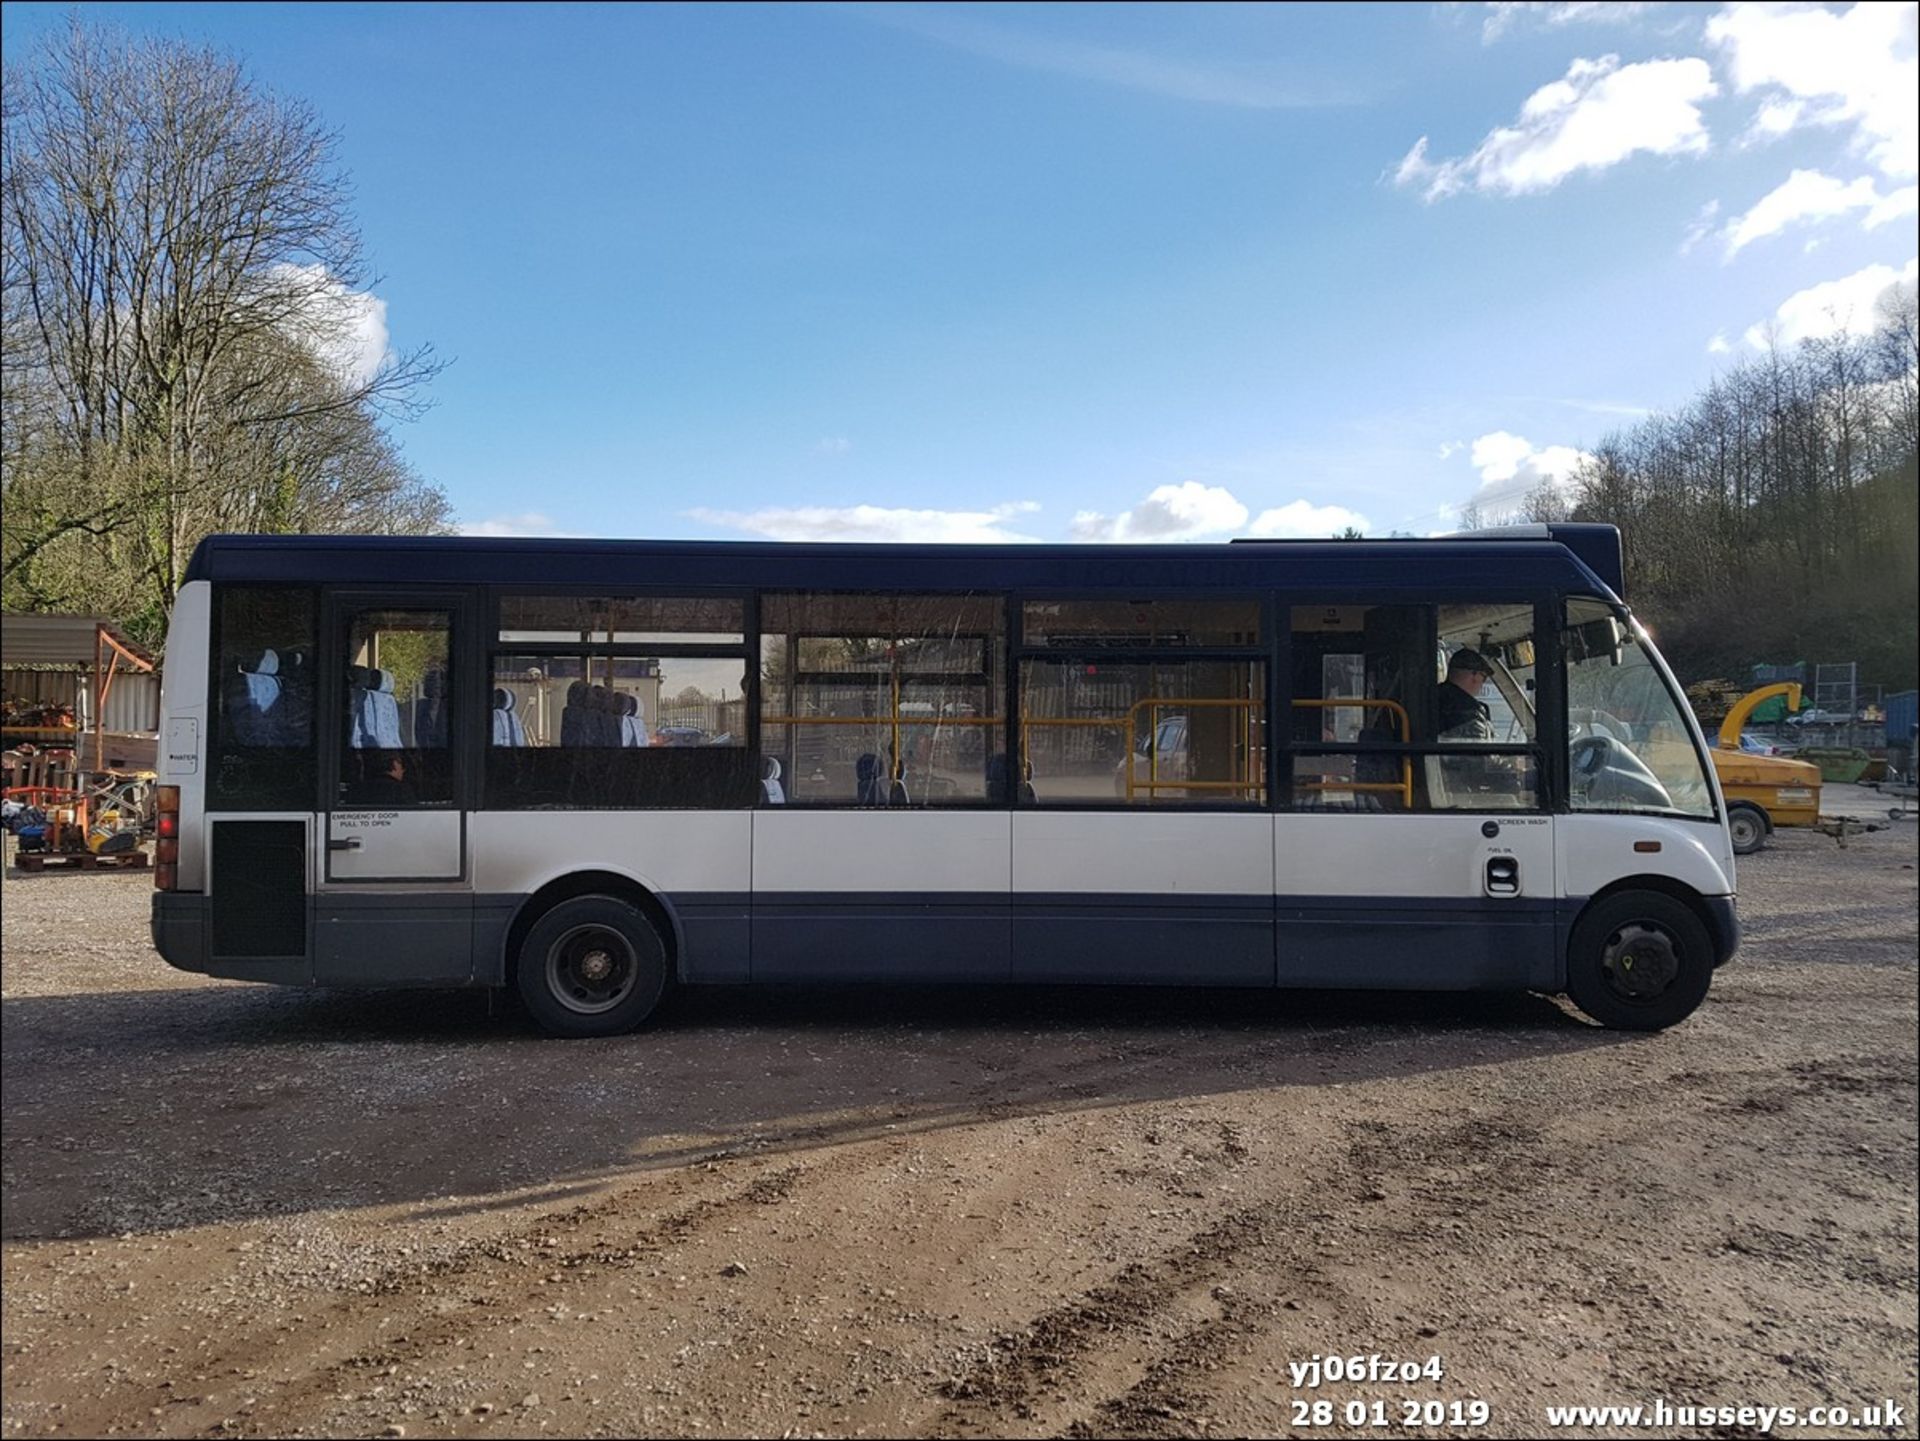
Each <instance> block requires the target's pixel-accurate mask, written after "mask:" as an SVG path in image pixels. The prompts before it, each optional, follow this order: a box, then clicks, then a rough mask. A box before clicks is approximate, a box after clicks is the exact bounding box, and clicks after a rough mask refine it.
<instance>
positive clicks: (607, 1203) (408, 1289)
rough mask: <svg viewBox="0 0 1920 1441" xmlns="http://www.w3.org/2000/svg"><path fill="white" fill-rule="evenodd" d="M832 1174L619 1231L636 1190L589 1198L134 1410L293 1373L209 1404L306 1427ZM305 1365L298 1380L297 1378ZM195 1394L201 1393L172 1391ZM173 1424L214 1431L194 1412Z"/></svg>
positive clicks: (334, 1309)
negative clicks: (404, 1313) (373, 1380)
mask: <svg viewBox="0 0 1920 1441" xmlns="http://www.w3.org/2000/svg"><path fill="white" fill-rule="evenodd" d="M831 1169H833V1163H832V1161H831V1160H828V1161H825V1162H821V1163H818V1164H815V1165H811V1166H808V1165H798V1164H796V1165H789V1166H785V1167H782V1168H780V1169H778V1170H773V1171H768V1172H767V1173H765V1174H763V1175H759V1176H756V1177H754V1178H753V1179H752V1180H751V1181H749V1182H747V1183H746V1184H745V1185H743V1186H740V1187H739V1188H738V1189H736V1190H734V1191H731V1192H729V1193H727V1194H725V1195H720V1196H711V1195H702V1196H697V1197H696V1198H695V1199H694V1200H693V1201H691V1202H690V1203H687V1204H685V1205H682V1206H680V1207H678V1208H677V1209H674V1210H669V1211H667V1212H666V1213H665V1214H663V1215H660V1216H659V1217H658V1218H657V1219H654V1220H652V1221H649V1222H642V1223H641V1224H640V1225H639V1226H638V1228H637V1229H636V1230H634V1231H632V1232H631V1233H629V1234H625V1235H622V1234H621V1232H622V1230H623V1228H625V1227H627V1226H629V1225H631V1224H632V1218H630V1217H627V1216H624V1215H623V1214H622V1213H623V1212H624V1211H625V1210H626V1209H627V1208H629V1207H630V1206H632V1204H633V1202H634V1200H635V1198H636V1194H635V1188H632V1187H623V1188H622V1189H621V1190H619V1191H617V1192H615V1193H614V1194H612V1195H610V1196H607V1197H604V1198H601V1199H599V1200H596V1201H593V1202H589V1203H587V1204H584V1205H578V1206H574V1207H571V1208H569V1209H568V1210H565V1211H560V1212H555V1213H552V1214H549V1215H546V1216H543V1217H539V1218H537V1219H534V1220H532V1221H529V1222H527V1223H526V1224H524V1225H521V1226H519V1227H516V1228H514V1229H513V1230H512V1231H509V1232H508V1233H506V1234H505V1235H501V1236H493V1237H488V1238H486V1239H484V1240H475V1241H468V1242H463V1243H462V1244H461V1245H460V1246H459V1247H458V1248H457V1249H456V1251H455V1252H454V1253H453V1254H452V1255H451V1256H448V1257H444V1258H440V1259H437V1260H434V1261H429V1262H425V1263H422V1264H420V1265H417V1266H415V1267H413V1268H412V1269H410V1270H406V1271H400V1272H396V1273H393V1274H390V1275H389V1276H387V1277H385V1278H382V1279H381V1280H380V1281H378V1282H376V1283H374V1284H373V1285H372V1286H371V1287H370V1288H369V1289H367V1290H365V1291H354V1292H349V1293H346V1294H344V1295H342V1296H340V1297H339V1298H338V1299H337V1300H334V1301H333V1302H332V1303H331V1304H330V1305H329V1306H328V1307H327V1308H326V1309H325V1312H324V1314H323V1315H322V1316H321V1317H316V1318H314V1319H313V1320H311V1321H309V1322H307V1323H304V1324H302V1325H301V1327H300V1329H299V1334H300V1335H301V1336H302V1337H303V1338H306V1339H308V1340H309V1341H310V1343H311V1349H310V1351H309V1354H308V1355H307V1356H305V1357H294V1358H290V1357H288V1356H286V1355H285V1354H284V1353H285V1350H286V1347H285V1346H276V1345H275V1344H274V1341H275V1337H273V1336H272V1335H271V1334H268V1333H261V1332H255V1333H252V1334H249V1335H245V1336H243V1337H241V1338H240V1339H239V1340H238V1341H237V1342H236V1343H235V1344H233V1345H231V1346H229V1347H227V1348H226V1349H225V1350H223V1351H222V1352H221V1353H219V1354H217V1355H214V1356H210V1357H208V1358H206V1359H205V1360H203V1361H201V1362H200V1363H199V1365H198V1366H197V1367H196V1370H197V1371H198V1373H199V1374H198V1376H197V1377H193V1378H187V1377H183V1378H182V1379H181V1380H180V1381H178V1382H176V1383H175V1384H174V1385H172V1386H171V1387H168V1388H166V1389H164V1390H160V1391H156V1392H154V1393H152V1394H151V1395H150V1396H149V1397H147V1398H145V1399H144V1400H142V1401H140V1402H139V1403H138V1405H139V1406H140V1407H143V1408H145V1409H147V1410H148V1412H149V1414H154V1408H161V1409H162V1410H166V1411H171V1410H173V1408H175V1407H181V1406H186V1407H193V1408H197V1409H199V1410H203V1411H207V1410H208V1409H209V1408H207V1407H206V1406H205V1402H206V1400H207V1399H208V1393H212V1392H214V1391H216V1389H218V1390H224V1389H228V1384H229V1382H230V1380H231V1378H232V1377H234V1376H252V1375H255V1374H265V1373H266V1372H267V1371H268V1370H269V1369H272V1370H279V1371H282V1372H283V1373H284V1372H285V1371H288V1370H292V1371H294V1372H295V1374H293V1375H291V1376H287V1377H286V1378H285V1379H283V1380H281V1381H279V1382H278V1383H276V1385H275V1387H274V1388H273V1399H272V1401H271V1402H270V1403H268V1404H265V1405H261V1406H258V1407H256V1408H254V1409H253V1410H252V1411H251V1412H250V1414H248V1415H247V1416H246V1417H244V1418H243V1419H235V1418H233V1417H232V1415H231V1411H230V1409H229V1408H215V1409H221V1411H222V1414H221V1416H220V1417H218V1418H217V1420H218V1421H219V1422H220V1423H221V1424H219V1425H218V1426H217V1428H216V1429H218V1430H219V1431H220V1433H221V1434H225V1435H235V1436H243V1435H248V1434H264V1435H282V1434H286V1433H287V1432H289V1431H291V1430H292V1429H294V1428H295V1427H296V1426H311V1425H313V1424H315V1423H316V1422H318V1421H319V1420H320V1419H321V1417H322V1416H323V1415H324V1414H326V1413H327V1412H328V1411H330V1410H332V1409H333V1408H334V1407H335V1406H336V1405H337V1404H338V1403H337V1401H336V1399H335V1398H336V1397H337V1396H338V1395H339V1393H340V1391H341V1389H342V1387H343V1386H351V1385H352V1384H354V1383H355V1380H356V1378H359V1377H362V1376H366V1375H369V1374H379V1373H382V1372H384V1373H386V1374H388V1375H392V1374H395V1373H396V1372H397V1371H398V1370H399V1369H400V1368H402V1367H408V1366H417V1365H420V1364H422V1363H426V1362H428V1361H429V1360H430V1358H433V1357H435V1356H436V1355H438V1354H441V1353H445V1352H448V1351H449V1350H450V1349H452V1348H454V1347H455V1346H456V1343H464V1344H465V1345H466V1346H467V1347H468V1348H471V1347H472V1346H473V1345H474V1344H475V1342H476V1341H478V1340H479V1339H481V1338H484V1337H486V1336H487V1335H489V1334H491V1333H492V1332H493V1331H494V1330H495V1329H497V1328H498V1327H499V1326H501V1325H503V1324H508V1323H511V1322H513V1321H515V1320H518V1319H520V1318H521V1316H522V1315H523V1314H524V1313H525V1312H526V1311H527V1310H529V1309H531V1308H532V1307H533V1305H534V1303H535V1301H536V1299H537V1300H538V1301H539V1302H540V1303H541V1304H543V1305H545V1306H548V1307H551V1306H552V1305H554V1304H555V1299H556V1298H557V1297H559V1296H561V1295H563V1294H565V1292H566V1290H567V1288H568V1287H569V1286H572V1285H577V1284H584V1283H588V1282H591V1281H593V1280H596V1279H598V1278H600V1277H602V1276H604V1275H605V1274H607V1273H608V1272H610V1271H620V1270H627V1269H631V1268H633V1267H635V1266H637V1265H639V1264H640V1263H641V1262H643V1261H645V1260H647V1259H650V1258H652V1257H654V1256H657V1255H658V1254H659V1253H660V1252H662V1251H664V1250H667V1249H668V1248H670V1247H672V1246H674V1245H677V1244H680V1243H683V1242H685V1241H687V1240H690V1239H692V1238H694V1237H696V1236H698V1235H699V1234H701V1233H702V1232H704V1231H706V1230H707V1229H709V1228H710V1227H712V1226H714V1225H716V1224H719V1223H721V1222H723V1221H725V1220H726V1219H728V1218H729V1217H731V1216H733V1215H735V1214H737V1213H738V1212H740V1211H742V1210H744V1209H747V1208H750V1207H753V1206H760V1205H771V1204H774V1203H776V1202H779V1201H783V1200H785V1199H786V1198H787V1197H789V1196H790V1195H792V1194H793V1193H794V1191H795V1190H796V1189H798V1188H800V1186H801V1184H802V1182H807V1183H814V1182H818V1181H820V1180H821V1179H823V1178H824V1176H825V1174H826V1173H827V1172H828V1171H830V1170H831ZM681 1189H684V1187H682V1188H681ZM570 1243H571V1244H570ZM449 1292H452V1293H455V1294H457V1295H458V1296H459V1301H458V1302H457V1303H456V1304H454V1305H444V1304H442V1305H438V1306H436V1305H434V1304H433V1303H434V1302H435V1300H436V1298H444V1297H446V1296H447V1295H448V1293H449ZM536 1292H537V1297H536V1294H535V1293H536ZM502 1293H504V1294H502ZM396 1302H398V1303H400V1304H403V1305H404V1304H408V1303H411V1309H412V1312H413V1315H412V1317H411V1318H409V1319H407V1320H406V1321H404V1322H396V1320H395V1305H396ZM383 1329H384V1330H386V1331H388V1332H390V1333H392V1334H389V1335H387V1336H386V1337H385V1338H384V1339H382V1340H380V1341H379V1343H378V1344H375V1345H370V1346H369V1345H364V1344H362V1345H357V1346H353V1347H352V1349H351V1353H350V1354H347V1355H344V1356H336V1357H332V1358H330V1357H329V1356H328V1355H327V1353H328V1352H329V1351H333V1352H338V1351H342V1350H348V1349H349V1345H350V1343H346V1342H344V1341H330V1339H329V1338H330V1337H331V1336H333V1335H336V1334H339V1333H348V1334H352V1333H354V1332H358V1333H360V1334H361V1335H362V1336H363V1337H368V1338H376V1337H379V1336H380V1334H381V1332H382V1330H383ZM303 1368H304V1369H305V1374H304V1375H301V1374H298V1373H299V1371H300V1370H301V1369H303ZM196 1390H198V1391H199V1393H200V1394H197V1395H196V1394H182V1393H187V1392H194V1391H196ZM132 1409H134V1408H133V1407H132V1406H131V1405H130V1403H129V1402H128V1401H126V1400H125V1399H124V1398H122V1399H118V1400H117V1401H116V1404H115V1406H114V1409H113V1413H112V1414H111V1416H103V1417H102V1418H99V1422H100V1424H97V1425H96V1424H94V1423H95V1418H91V1417H89V1416H88V1415H87V1414H86V1412H85V1411H84V1410H81V1411H77V1412H76V1413H75V1414H74V1415H73V1417H72V1419H71V1421H70V1422H69V1425H71V1426H73V1427H74V1428H75V1429H76V1430H78V1431H80V1432H81V1433H82V1434H87V1433H88V1432H91V1434H104V1430H105V1427H106V1426H108V1425H112V1424H114V1423H115V1422H118V1421H123V1420H124V1418H125V1416H126V1415H127V1414H128V1412H129V1410H132ZM209 1415H210V1411H209ZM182 1419H185V1420H188V1421H190V1422H191V1421H202V1423H203V1424H206V1425H213V1424H214V1421H213V1420H210V1419H206V1418H204V1417H202V1416H198V1415H195V1414H194V1412H192V1411H189V1412H187V1413H186V1414H185V1416H184V1417H183V1418H182Z"/></svg>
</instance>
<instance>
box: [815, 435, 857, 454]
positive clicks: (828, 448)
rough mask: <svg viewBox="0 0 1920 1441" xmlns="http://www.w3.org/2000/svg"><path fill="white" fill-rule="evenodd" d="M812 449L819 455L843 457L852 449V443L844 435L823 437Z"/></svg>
mask: <svg viewBox="0 0 1920 1441" xmlns="http://www.w3.org/2000/svg"><path fill="white" fill-rule="evenodd" d="M813 448H814V450H815V452H817V453H818V454H820V455H845V454H847V453H848V452H849V451H851V450H852V449H853V442H852V441H850V440H848V439H847V438H846V437H845V436H844V435H823V436H821V437H820V439H818V440H816V441H815V442H814V443H813Z"/></svg>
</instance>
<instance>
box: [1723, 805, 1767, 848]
mask: <svg viewBox="0 0 1920 1441" xmlns="http://www.w3.org/2000/svg"><path fill="white" fill-rule="evenodd" d="M1771 829H1772V827H1771V826H1769V825H1768V824H1767V813H1766V812H1765V811H1763V810H1761V809H1760V807H1758V806H1750V805H1734V806H1729V807H1728V808H1727V832H1728V834H1730V835H1731V836H1732V837H1733V853H1734V854H1735V855H1736V856H1750V855H1752V854H1753V853H1754V852H1755V851H1757V850H1759V849H1760V847H1762V846H1764V845H1765V844H1766V843H1767V832H1768V831H1770V830H1771Z"/></svg>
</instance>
